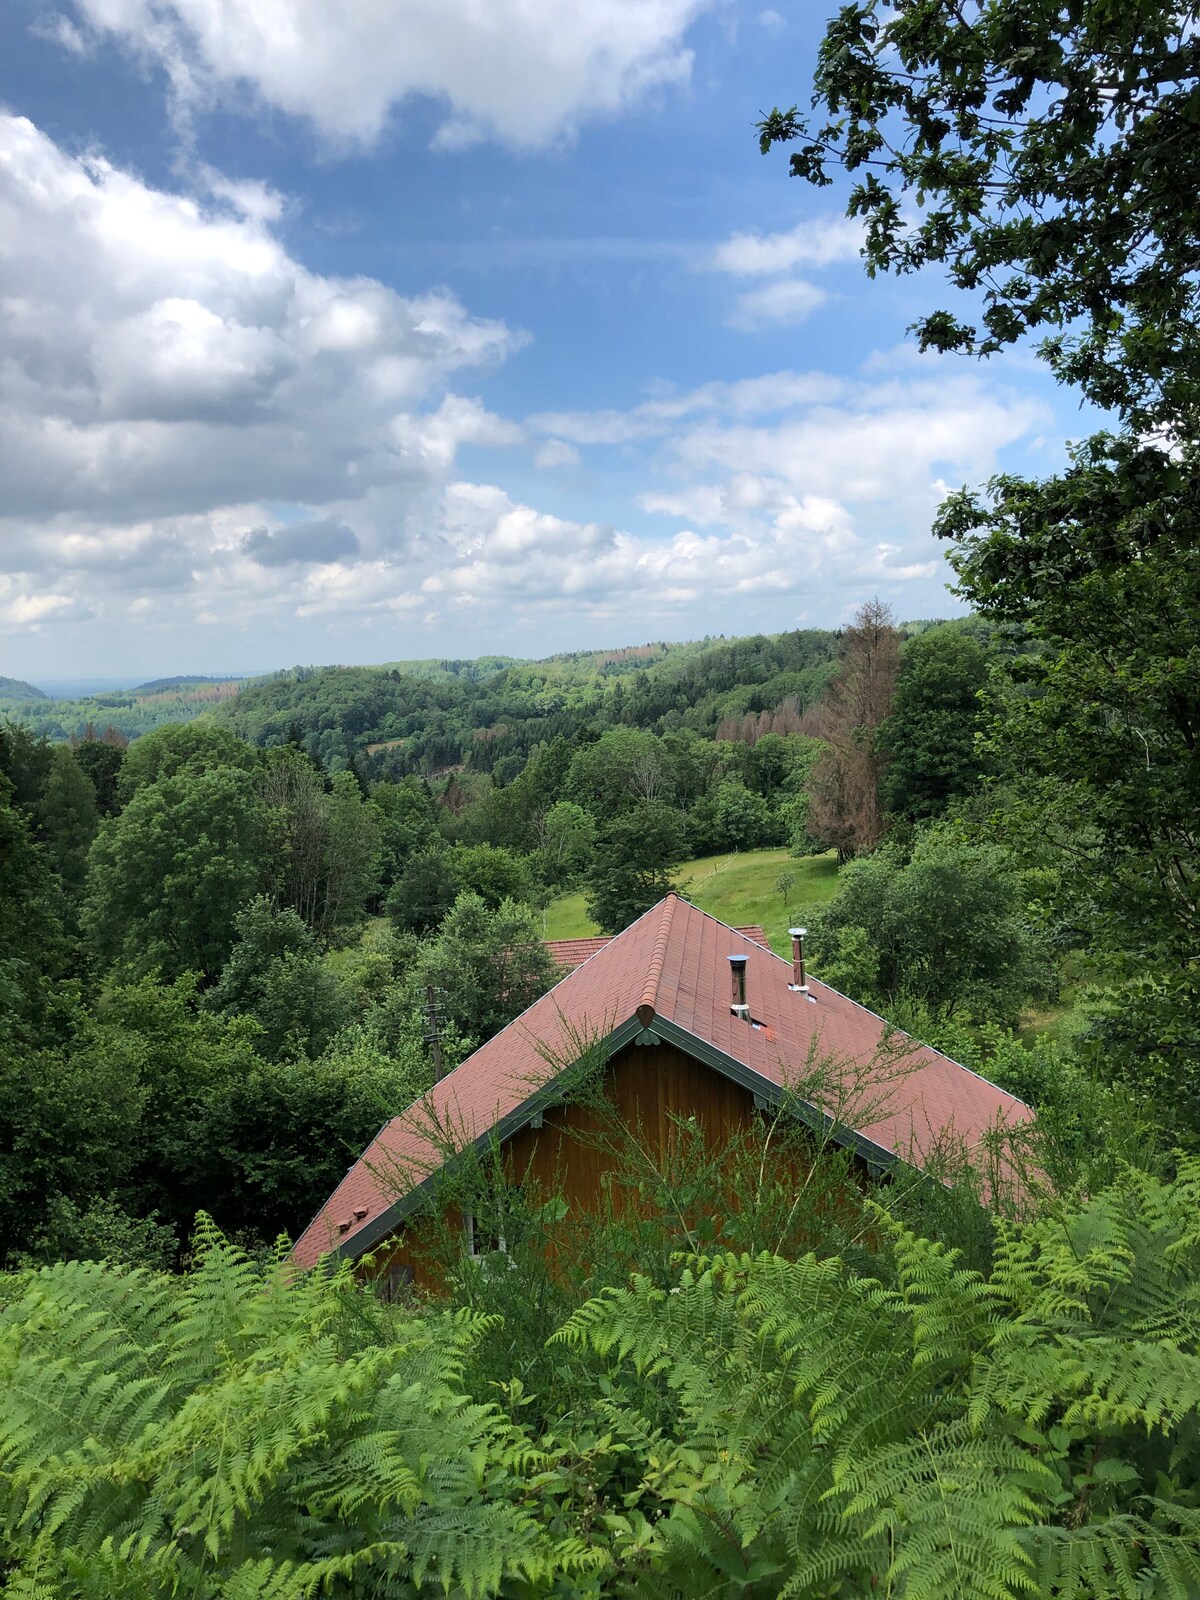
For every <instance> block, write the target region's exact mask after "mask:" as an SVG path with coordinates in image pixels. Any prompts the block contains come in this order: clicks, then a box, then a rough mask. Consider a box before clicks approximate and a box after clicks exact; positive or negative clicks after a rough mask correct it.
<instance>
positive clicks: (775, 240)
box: [712, 216, 863, 278]
mask: <svg viewBox="0 0 1200 1600" xmlns="http://www.w3.org/2000/svg"><path fill="white" fill-rule="evenodd" d="M862 242H863V232H862V224H861V222H859V221H858V220H857V219H856V218H853V217H838V216H832V217H815V218H813V219H811V220H810V221H807V222H798V223H797V224H796V226H795V227H794V228H789V229H787V230H786V231H785V232H783V233H734V234H731V235H730V236H729V238H728V239H726V240H724V241H723V242H722V243H721V244H719V245H718V246H717V247H716V249H715V250H714V251H713V255H712V266H713V267H714V268H716V270H717V271H718V272H728V273H731V274H732V275H733V276H734V277H738V278H763V277H773V276H774V275H776V274H777V273H785V272H791V271H792V270H793V269H794V268H795V267H829V266H833V265H834V264H835V263H836V262H839V261H853V260H855V259H856V258H857V256H858V253H859V251H860V250H861V249H862Z"/></svg>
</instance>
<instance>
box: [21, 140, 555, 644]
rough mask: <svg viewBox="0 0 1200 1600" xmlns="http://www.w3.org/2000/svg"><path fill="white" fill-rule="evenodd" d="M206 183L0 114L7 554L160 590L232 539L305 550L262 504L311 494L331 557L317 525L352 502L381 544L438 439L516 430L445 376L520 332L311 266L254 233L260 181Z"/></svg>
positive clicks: (426, 497)
mask: <svg viewBox="0 0 1200 1600" xmlns="http://www.w3.org/2000/svg"><path fill="white" fill-rule="evenodd" d="M206 183H207V190H208V194H209V195H210V196H212V197H214V198H213V199H212V202H211V203H208V202H206V201H204V200H202V199H198V198H195V197H192V196H189V195H185V194H174V193H168V192H165V191H163V190H159V189H155V188H153V187H151V186H150V185H148V184H146V183H144V182H143V181H142V180H141V179H140V178H138V177H137V176H136V175H135V174H133V173H130V172H126V171H122V170H120V169H118V168H116V167H114V166H113V165H111V164H110V163H109V162H108V161H106V160H105V159H104V158H103V157H101V156H99V155H89V156H86V157H83V158H75V157H73V156H70V155H67V154H65V153H64V152H63V151H62V150H60V149H58V148H57V147H56V146H55V145H54V144H53V143H52V141H51V140H50V139H48V138H47V137H46V136H45V135H44V134H43V133H41V132H40V131H39V130H38V129H37V128H36V127H34V125H33V124H32V123H30V122H28V121H26V120H25V119H22V118H18V117H11V116H5V117H0V235H2V236H3V238H4V240H5V251H4V253H3V255H2V256H0V311H2V316H0V371H2V373H3V384H2V385H0V471H2V474H3V481H4V501H5V503H4V516H5V520H4V522H3V525H2V527H0V537H2V538H3V540H4V549H5V565H6V567H7V569H8V570H9V571H10V572H16V571H25V572H28V573H41V574H43V579H44V580H45V581H47V582H48V581H50V580H51V578H52V579H53V581H54V582H55V583H57V582H59V581H60V579H64V578H65V577H66V576H67V575H69V574H71V573H74V574H75V575H76V578H77V580H78V581H79V582H81V583H82V582H84V581H86V582H87V584H88V586H89V588H95V587H96V586H104V585H106V584H107V585H109V586H111V587H117V586H121V587H122V588H123V589H127V588H128V586H129V585H131V584H136V585H137V587H138V588H155V587H164V588H165V587H170V586H172V585H175V586H179V585H182V584H187V583H201V582H203V581H205V574H206V573H207V572H210V571H211V569H212V568H213V567H214V566H216V565H220V564H221V563H222V562H224V561H226V560H227V559H229V558H230V556H229V553H230V552H231V551H235V550H241V551H243V553H244V554H248V552H249V551H250V550H251V549H254V550H255V551H256V552H257V556H258V561H257V563H256V564H257V565H258V566H259V567H260V568H261V566H262V565H263V564H264V563H265V564H267V565H271V564H275V565H278V564H280V563H284V564H289V565H290V564H292V563H293V562H294V561H298V560H315V559H318V557H316V556H315V555H312V554H304V555H296V556H291V555H284V554H282V552H284V551H285V550H288V549H294V550H297V551H298V550H300V549H301V543H297V540H298V539H299V538H300V536H299V535H298V534H297V533H296V531H295V528H294V527H293V529H292V531H291V533H290V534H289V533H288V532H287V530H280V529H279V526H278V525H279V524H281V523H283V522H286V521H288V520H289V518H288V516H287V515H286V514H281V513H279V512H274V513H272V512H270V511H267V510H264V506H265V505H269V504H271V503H274V504H276V505H281V506H285V507H286V506H288V505H291V506H296V507H313V508H315V509H316V513H317V520H316V521H314V522H312V523H311V524H310V526H309V533H308V535H307V536H308V537H311V539H313V540H317V541H318V542H319V540H321V539H324V540H325V548H326V549H328V548H330V546H329V544H328V540H329V538H330V537H336V539H337V540H338V541H339V549H338V550H337V552H336V554H337V556H338V557H339V558H344V557H347V556H350V555H352V554H353V551H352V550H351V547H350V543H349V539H350V538H352V537H355V536H354V535H350V530H349V527H345V528H344V529H343V531H342V532H341V533H338V534H336V535H333V534H332V532H331V530H332V529H334V528H335V527H337V526H339V525H340V522H341V519H343V518H344V517H345V515H346V512H345V510H344V506H345V505H346V504H347V503H349V504H361V503H363V502H365V501H368V500H372V498H373V500H374V502H375V509H374V511H373V513H372V515H371V516H370V517H369V518H366V519H365V520H364V522H363V523H362V525H361V526H360V525H359V523H358V521H357V520H355V526H356V527H359V533H360V535H361V533H362V528H363V527H366V528H367V529H368V532H369V534H370V538H371V539H372V540H373V541H374V542H376V543H378V542H380V541H384V542H387V541H391V542H392V543H403V542H404V540H405V539H406V538H408V537H410V535H411V527H410V522H411V519H412V516H413V515H414V513H415V511H416V509H417V508H419V507H422V506H423V505H424V504H425V503H426V502H428V501H431V500H432V499H434V498H435V497H436V495H437V494H438V493H440V491H441V488H442V485H443V483H444V481H445V475H446V473H447V472H448V471H449V469H450V468H451V466H452V464H453V462H454V458H455V455H456V452H457V451H458V450H459V449H460V447H462V446H463V445H467V444H480V445H502V444H511V443H517V442H520V441H521V440H522V439H523V437H524V434H523V432H522V430H521V429H520V428H518V427H516V426H515V425H514V424H512V423H508V422H505V421H504V420H503V419H501V418H499V417H496V416H494V415H493V414H492V413H490V412H489V411H487V410H486V408H485V407H484V406H483V405H482V404H481V402H479V401H478V400H477V399H473V398H470V397H464V396H461V395H456V394H454V393H448V392H447V386H448V384H449V382H450V381H451V380H452V379H453V377H454V376H455V375H456V374H458V373H459V372H460V371H462V370H464V369H474V370H477V371H478V370H481V369H482V370H486V369H488V368H491V367H494V366H495V365H496V364H498V363H499V362H501V361H503V360H504V358H505V357H506V356H507V355H508V354H509V353H510V352H511V351H512V350H514V349H515V348H517V347H518V346H519V344H520V343H521V342H522V338H523V336H522V335H520V334H517V333H514V332H513V331H512V330H510V329H509V328H507V327H506V326H505V325H504V324H503V323H500V322H496V321H489V320H485V319H480V318H476V317H472V316H471V315H470V314H469V313H468V311H467V310H466V309H465V308H464V307H463V306H462V305H461V303H460V302H459V301H458V300H457V299H455V297H454V296H453V295H451V294H449V293H447V292H445V291H431V292H430V293H428V294H424V295H418V296H415V297H412V298H404V297H402V296H400V295H397V294H396V293H394V292H393V291H392V290H391V289H389V288H387V287H385V286H384V285H383V284H381V283H378V282H376V281H374V280H372V279H369V278H334V277H323V276H320V275H317V274H314V273H311V272H309V271H307V270H306V269H305V268H304V267H302V266H301V265H300V264H299V263H298V262H297V261H295V260H294V259H293V258H292V257H291V256H290V255H289V254H288V253H287V251H286V249H285V248H284V246H283V245H282V244H281V243H280V241H279V239H278V238H277V237H276V235H275V233H274V232H273V230H272V223H273V221H274V220H275V218H276V217H277V216H278V214H279V211H280V206H279V205H277V204H276V199H275V197H274V196H273V193H272V191H269V190H266V189H264V188H263V187H262V186H258V185H245V184H239V185H230V186H222V185H221V184H220V182H219V181H218V180H216V179H214V176H213V175H212V174H209V175H207V178H206ZM385 502H386V503H385ZM322 517H333V518H335V522H334V523H325V522H321V521H320V518H322ZM291 520H293V521H295V520H297V519H296V518H295V516H294V515H293V518H292V519H291ZM298 520H300V521H301V522H302V523H303V516H302V515H301V517H300V518H299V519H298ZM352 520H354V519H352ZM256 529H258V530H264V529H265V530H267V531H266V532H265V533H264V534H263V540H264V541H265V542H261V541H260V542H259V543H258V544H257V545H255V544H254V542H253V540H251V543H250V544H249V545H247V544H246V540H247V538H248V537H249V536H250V535H252V534H253V533H254V530H256ZM272 530H275V531H272ZM289 541H290V542H289ZM312 548H313V549H314V550H315V548H316V545H315V544H314V545H313V546H312ZM8 614H9V616H10V618H17V619H19V618H20V616H22V615H26V614H28V615H30V616H32V615H33V613H32V612H28V610H26V612H22V611H21V610H20V608H18V609H17V610H16V611H14V610H13V608H12V606H11V604H10V606H9V612H8ZM47 614H49V613H47Z"/></svg>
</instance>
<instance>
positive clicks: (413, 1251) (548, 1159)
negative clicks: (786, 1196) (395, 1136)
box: [372, 1043, 758, 1289]
mask: <svg viewBox="0 0 1200 1600" xmlns="http://www.w3.org/2000/svg"><path fill="white" fill-rule="evenodd" d="M604 1092H605V1097H606V1099H607V1100H608V1102H609V1104H610V1106H611V1108H612V1110H615V1112H616V1116H617V1120H618V1121H619V1124H620V1126H621V1127H622V1128H624V1129H627V1130H630V1131H631V1132H633V1133H635V1134H636V1135H637V1137H638V1138H639V1140H640V1142H641V1144H642V1147H643V1148H644V1149H645V1150H646V1152H647V1154H648V1155H650V1156H651V1157H652V1158H661V1157H665V1156H666V1154H667V1149H668V1143H669V1141H670V1140H671V1138H672V1136H673V1133H674V1132H675V1128H676V1121H677V1119H679V1118H689V1117H690V1118H694V1119H695V1120H696V1122H697V1124H698V1125H699V1128H700V1130H701V1131H702V1133H703V1135H704V1141H705V1143H706V1145H709V1146H710V1147H711V1146H714V1145H719V1144H720V1143H722V1142H724V1141H725V1140H727V1139H729V1138H730V1137H731V1136H732V1135H734V1134H736V1133H737V1132H739V1131H740V1130H743V1129H745V1128H747V1127H749V1126H750V1125H751V1124H752V1122H753V1121H754V1119H755V1118H756V1116H757V1115H758V1112H757V1111H756V1109H755V1103H754V1095H753V1094H752V1093H751V1092H750V1090H748V1089H745V1088H743V1087H742V1086H741V1084H737V1083H734V1082H733V1080H732V1079H731V1078H727V1077H725V1076H724V1074H723V1073H720V1072H717V1071H716V1070H714V1069H713V1068H712V1067H709V1066H706V1065H705V1064H703V1063H702V1062H699V1061H697V1060H695V1059H694V1058H693V1057H691V1056H689V1055H687V1054H686V1053H685V1052H684V1051H682V1050H680V1049H678V1048H677V1047H676V1046H674V1045H671V1044H663V1043H657V1044H653V1045H637V1044H630V1045H627V1046H626V1047H625V1048H624V1049H623V1050H621V1051H619V1052H618V1053H617V1054H616V1055H614V1056H613V1058H612V1060H611V1061H609V1062H608V1063H607V1065H606V1068H605V1083H604ZM611 1123H612V1112H611V1111H610V1112H609V1114H608V1116H607V1117H602V1116H601V1115H600V1114H598V1113H597V1111H596V1110H595V1109H594V1108H592V1107H590V1106H589V1105H588V1104H587V1103H586V1101H585V1102H582V1103H580V1102H568V1103H566V1104H562V1105H556V1106H552V1107H550V1108H548V1109H547V1110H546V1112H545V1113H544V1116H543V1120H542V1125H541V1126H540V1127H534V1126H532V1125H531V1124H526V1126H525V1127H523V1128H521V1129H519V1130H518V1131H517V1132H516V1133H515V1134H514V1135H513V1136H512V1138H510V1139H509V1140H508V1141H507V1142H506V1144H505V1146H504V1160H505V1167H506V1173H507V1176H508V1177H509V1179H510V1180H511V1181H513V1182H517V1183H520V1184H522V1185H523V1186H524V1187H526V1188H527V1189H531V1190H537V1191H539V1192H542V1193H544V1194H546V1195H551V1194H561V1195H562V1197H563V1198H564V1199H565V1200H566V1202H567V1205H568V1207H569V1212H568V1218H567V1220H566V1222H565V1223H564V1226H565V1227H569V1226H570V1214H571V1213H573V1212H578V1211H580V1210H590V1209H592V1208H594V1207H595V1206H596V1205H597V1204H598V1202H599V1200H600V1198H601V1195H602V1190H603V1186H604V1181H605V1178H606V1176H607V1175H608V1174H609V1173H610V1172H611V1171H612V1167H613V1158H612V1155H611V1154H610V1151H609V1150H607V1149H606V1148H604V1143H605V1140H604V1135H605V1131H606V1129H611ZM442 1215H443V1223H442V1226H443V1227H444V1226H445V1225H446V1224H447V1223H449V1224H450V1225H451V1226H454V1227H459V1226H461V1221H462V1219H461V1213H459V1212H458V1210H457V1209H456V1208H455V1207H453V1206H447V1207H446V1209H445V1211H444V1212H443V1214H442ZM430 1232H431V1229H430V1220H429V1217H428V1215H425V1216H420V1215H418V1216H415V1217H414V1218H413V1220H412V1221H411V1222H409V1223H408V1224H406V1225H403V1226H402V1228H401V1229H400V1230H398V1233H397V1243H396V1245H395V1247H394V1248H393V1249H391V1250H380V1251H379V1252H378V1253H377V1254H376V1256H375V1258H374V1264H373V1267H372V1270H373V1271H374V1272H377V1273H381V1274H389V1273H391V1274H393V1275H395V1274H396V1273H397V1271H398V1272H399V1274H400V1275H401V1276H403V1277H404V1278H406V1279H409V1280H410V1281H411V1282H413V1283H414V1284H415V1285H416V1286H417V1287H418V1288H424V1289H435V1288H436V1287H437V1280H438V1273H437V1269H436V1266H435V1265H434V1264H433V1262H432V1261H431V1259H430V1257H431V1251H430V1247H429V1237H430Z"/></svg>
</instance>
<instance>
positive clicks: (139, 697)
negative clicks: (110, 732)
mask: <svg viewBox="0 0 1200 1600" xmlns="http://www.w3.org/2000/svg"><path fill="white" fill-rule="evenodd" d="M14 682H15V680H13V679H11V678H0V710H3V711H4V712H5V713H6V714H7V715H9V716H12V717H15V718H16V719H17V720H18V721H20V722H23V723H25V724H26V726H27V727H29V728H31V729H32V730H33V732H34V733H39V734H44V735H45V736H46V738H48V739H72V738H76V739H85V738H88V737H89V736H91V735H100V734H102V733H103V732H104V730H105V729H106V728H115V729H116V730H117V732H118V733H122V734H124V735H125V737H126V738H127V739H136V738H137V736H138V734H140V733H149V732H150V730H151V729H152V728H161V727H162V726H163V724H164V723H167V722H191V721H192V719H193V718H195V717H198V716H203V715H204V714H205V713H206V712H210V711H213V710H215V709H216V707H217V706H218V705H220V703H221V702H222V701H224V700H229V699H232V697H233V696H235V695H236V694H237V692H238V689H239V686H240V685H239V682H238V680H236V679H229V678H193V677H188V678H184V677H179V678H159V679H157V680H156V681H154V682H152V683H143V684H139V685H138V687H137V688H136V689H113V690H109V691H107V692H106V693H104V694H90V695H80V696H78V697H77V698H74V699H61V700H58V699H52V698H51V697H50V696H49V695H46V694H43V693H42V691H41V690H40V689H32V688H30V686H29V685H28V684H18V685H17V688H18V689H20V690H28V691H29V692H28V694H24V695H21V694H14V693H12V692H11V690H10V689H8V688H7V685H10V684H13V683H14Z"/></svg>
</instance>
